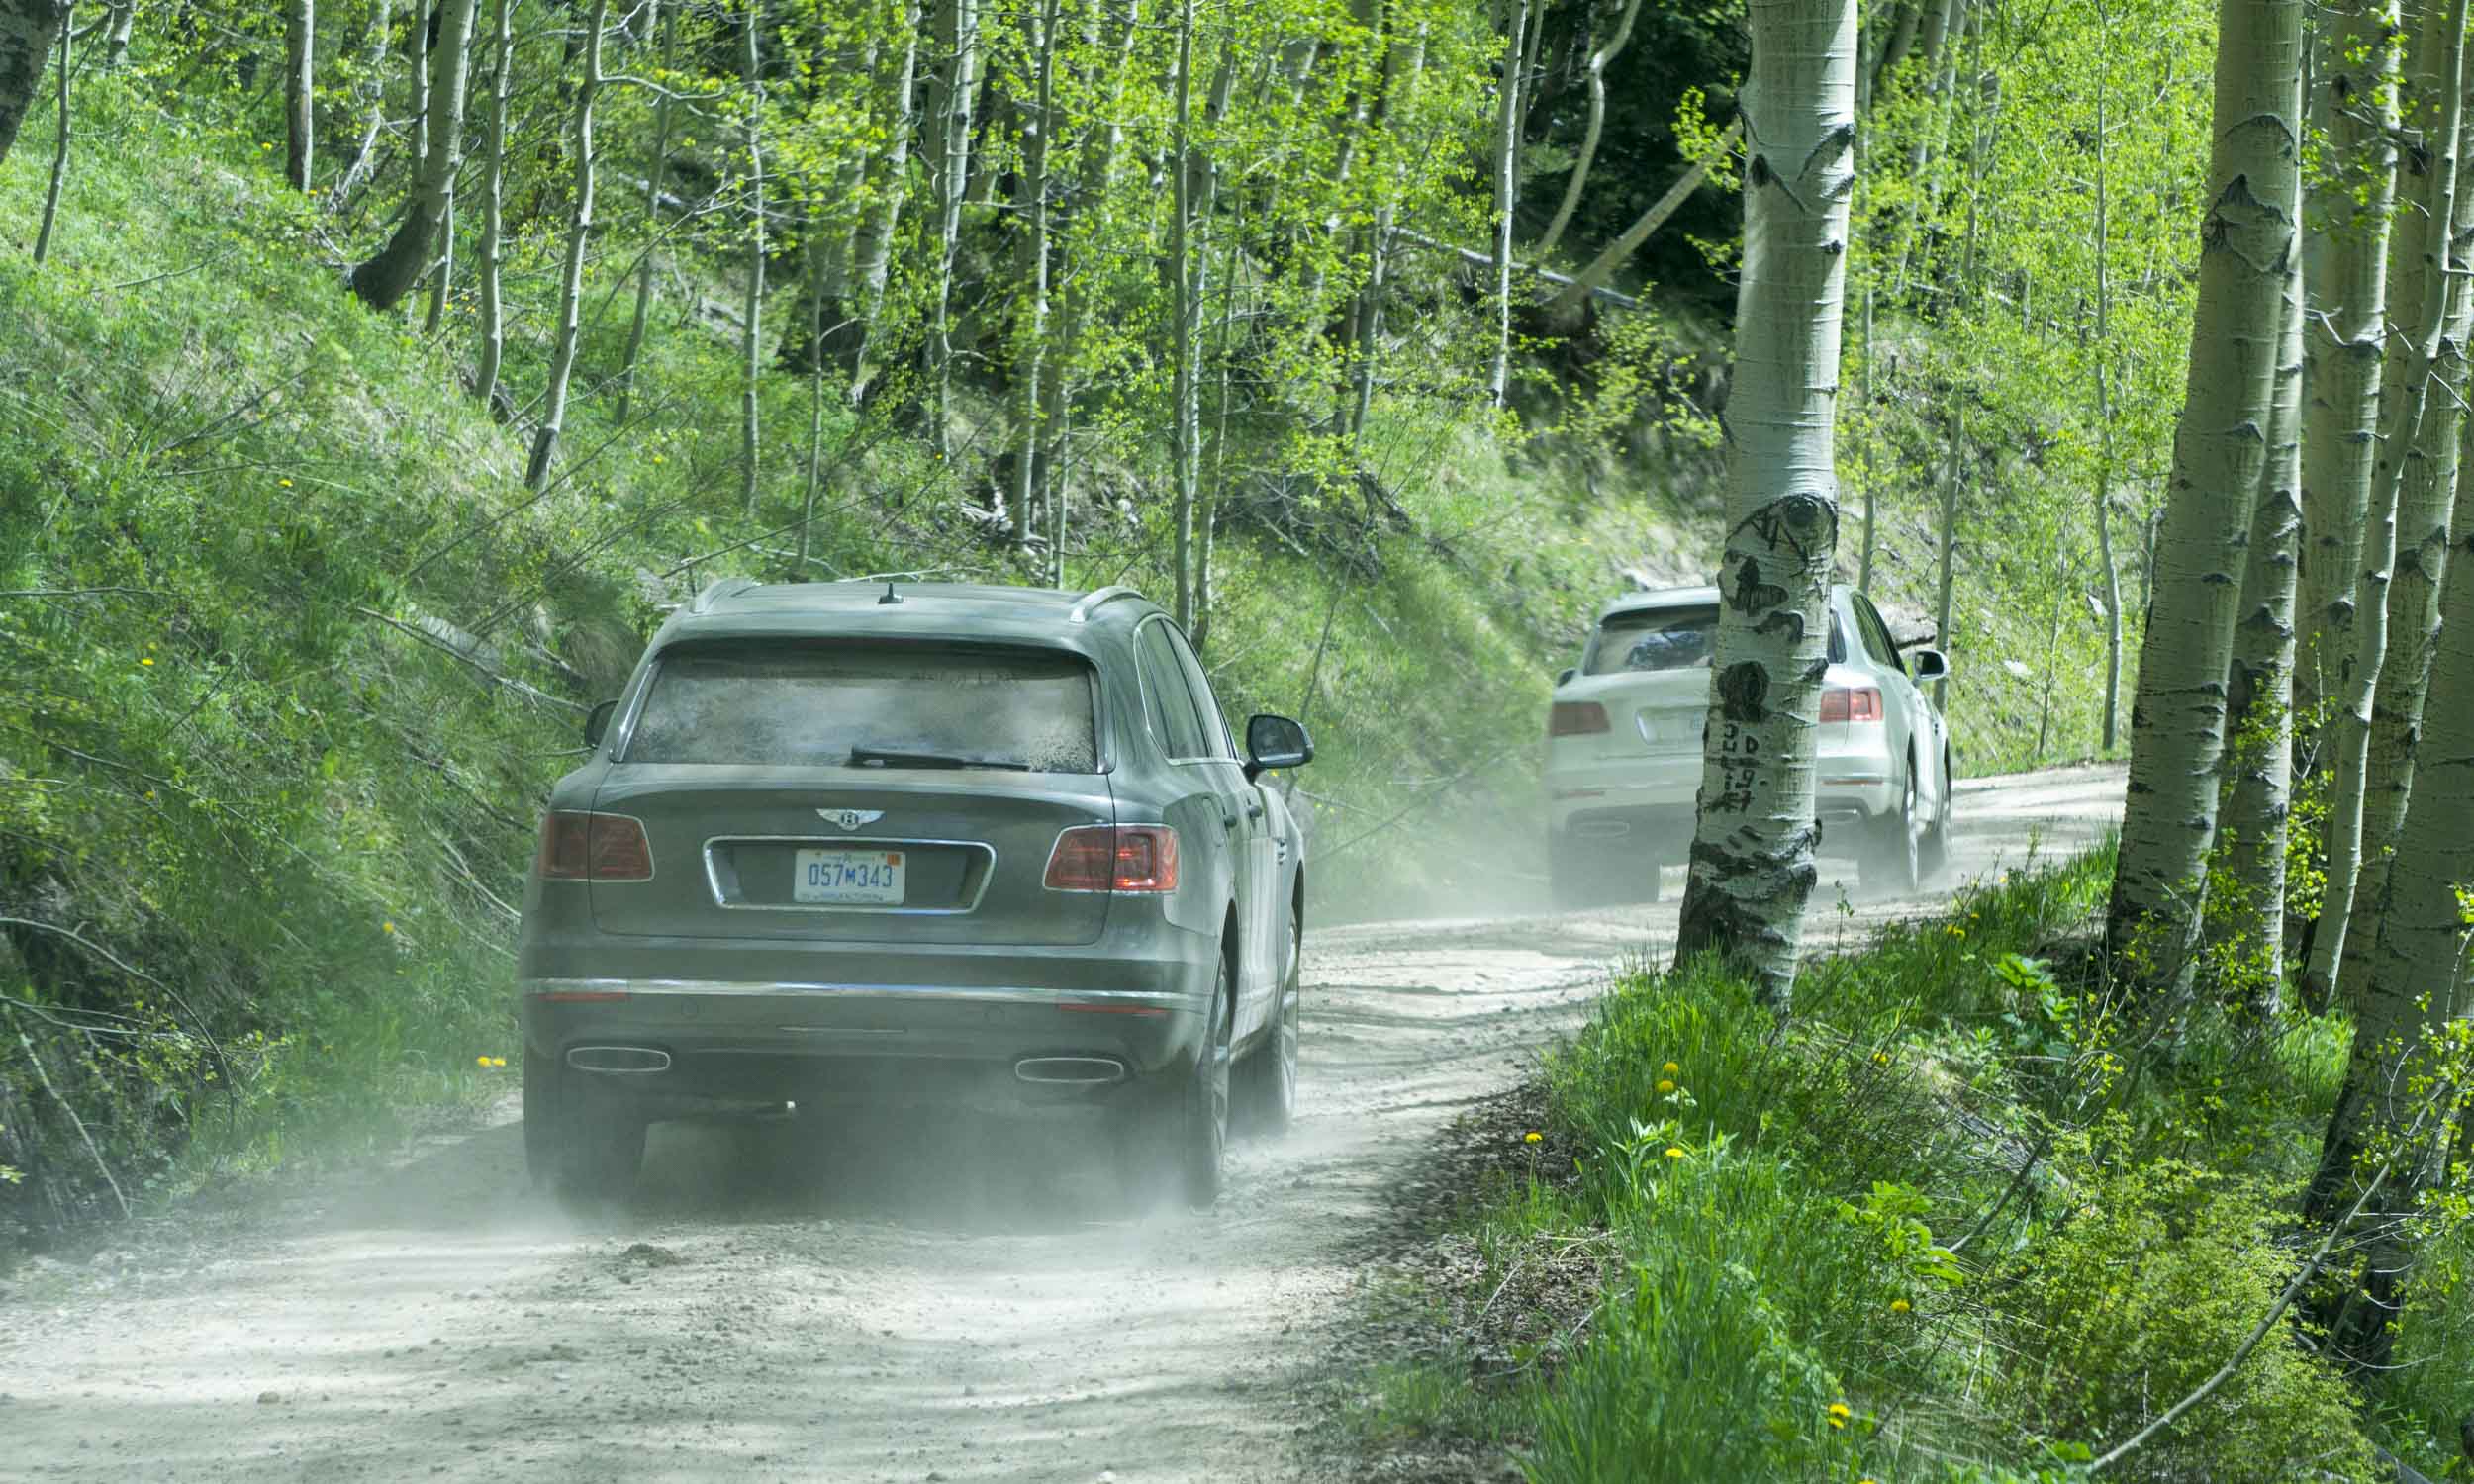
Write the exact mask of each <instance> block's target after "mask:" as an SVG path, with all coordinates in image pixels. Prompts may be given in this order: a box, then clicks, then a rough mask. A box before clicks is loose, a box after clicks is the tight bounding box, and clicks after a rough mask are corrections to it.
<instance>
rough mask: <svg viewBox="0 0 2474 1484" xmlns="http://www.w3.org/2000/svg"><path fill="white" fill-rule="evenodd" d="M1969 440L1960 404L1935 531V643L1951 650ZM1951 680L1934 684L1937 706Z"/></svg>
mask: <svg viewBox="0 0 2474 1484" xmlns="http://www.w3.org/2000/svg"><path fill="white" fill-rule="evenodd" d="M1966 437H1967V404H1966V403H1964V402H1960V403H1959V404H1957V406H1955V407H1953V408H1952V409H1951V418H1950V453H1949V455H1948V457H1947V460H1946V462H1945V463H1944V464H1943V466H1942V521H1941V528H1940V529H1939V530H1937V531H1935V532H1934V546H1935V548H1936V549H1935V552H1934V557H1935V578H1934V584H1933V642H1934V643H1936V644H1938V645H1940V646H1942V647H1943V648H1944V649H1948V648H1950V643H1951V637H1950V627H1951V596H1952V590H1953V589H1954V588H1955V586H1956V584H1955V582H1954V581H1953V580H1952V576H1953V575H1952V572H1951V567H1952V565H1953V559H1954V557H1955V556H1956V554H1957V551H1958V459H1959V453H1960V450H1961V449H1962V448H1963V447H1964V446H1965V443H1966ZM1949 701H1950V681H1949V679H1948V678H1947V677H1945V678H1944V679H1941V680H1937V681H1935V682H1934V683H1933V707H1934V709H1935V710H1946V709H1948V706H1949Z"/></svg>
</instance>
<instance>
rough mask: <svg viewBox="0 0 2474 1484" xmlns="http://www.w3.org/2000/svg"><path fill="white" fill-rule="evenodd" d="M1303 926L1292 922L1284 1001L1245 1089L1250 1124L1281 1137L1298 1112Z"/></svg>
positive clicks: (1251, 1063)
mask: <svg viewBox="0 0 2474 1484" xmlns="http://www.w3.org/2000/svg"><path fill="white" fill-rule="evenodd" d="M1304 967H1305V924H1304V922H1303V921H1301V920H1299V919H1297V918H1295V917H1293V916H1292V917H1291V918H1290V920H1289V924H1288V968H1287V972H1286V973H1285V974H1282V975H1281V980H1280V1003H1279V1004H1278V1005H1277V1006H1275V1007H1274V1009H1273V1016H1272V1024H1271V1029H1270V1034H1268V1035H1266V1036H1265V1037H1264V1038H1263V1044H1262V1045H1261V1046H1258V1047H1256V1048H1255V1050H1254V1054H1253V1055H1252V1056H1249V1057H1248V1058H1246V1064H1245V1067H1244V1068H1243V1070H1244V1073H1245V1080H1244V1088H1243V1090H1244V1093H1245V1111H1246V1125H1247V1127H1248V1129H1249V1130H1251V1131H1252V1132H1253V1133H1256V1134H1260V1135H1263V1136H1265V1137H1269V1138H1277V1137H1279V1136H1280V1135H1282V1134H1285V1133H1287V1132H1288V1126H1289V1124H1291V1123H1292V1122H1294V1121H1295V1120H1296V1116H1297V1020H1298V1013H1299V1010H1300V1007H1301V1002H1302V1000H1303V993H1302V989H1303V979H1304Z"/></svg>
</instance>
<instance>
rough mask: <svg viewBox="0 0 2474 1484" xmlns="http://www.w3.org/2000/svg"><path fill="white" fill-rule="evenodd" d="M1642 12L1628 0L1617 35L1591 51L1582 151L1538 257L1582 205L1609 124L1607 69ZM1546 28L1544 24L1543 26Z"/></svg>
mask: <svg viewBox="0 0 2474 1484" xmlns="http://www.w3.org/2000/svg"><path fill="white" fill-rule="evenodd" d="M1640 14H1641V0H1624V13H1623V16H1622V18H1621V19H1620V20H1618V21H1617V22H1616V23H1615V34H1614V36H1612V37H1610V38H1608V39H1607V43H1606V45H1605V46H1600V47H1598V48H1597V49H1596V50H1595V51H1592V52H1590V53H1589V122H1588V124H1587V126H1585V127H1584V128H1583V129H1582V130H1581V133H1580V153H1579V155H1578V157H1577V158H1575V159H1573V161H1572V176H1571V179H1570V180H1569V181H1567V182H1565V184H1564V199H1563V201H1562V202H1561V203H1559V204H1558V205H1557V206H1556V208H1555V217H1554V220H1552V221H1550V222H1548V223H1547V230H1546V232H1545V233H1544V234H1543V235H1541V236H1540V237H1539V238H1538V250H1537V255H1538V260H1539V261H1540V262H1544V261H1546V259H1547V258H1548V256H1549V255H1550V254H1552V253H1553V252H1554V251H1555V244H1556V243H1558V242H1560V241H1562V240H1564V229H1565V228H1567V227H1569V226H1570V225H1571V220H1572V213H1573V212H1575V211H1578V210H1579V209H1580V193H1581V192H1582V191H1583V190H1584V189H1586V188H1587V186H1588V184H1589V165H1590V163H1591V162H1592V161H1594V160H1595V159H1596V158H1597V155H1598V138H1599V136H1600V135H1601V134H1602V133H1603V132H1604V131H1605V128H1606V69H1607V67H1608V66H1609V65H1610V64H1611V63H1613V61H1614V60H1615V58H1616V57H1618V56H1621V55H1623V51H1624V46H1625V45H1626V44H1627V43H1629V42H1630V41H1631V40H1632V23H1633V19H1634V18H1635V17H1637V16H1639V15H1640ZM1542 29H1543V28H1542Z"/></svg>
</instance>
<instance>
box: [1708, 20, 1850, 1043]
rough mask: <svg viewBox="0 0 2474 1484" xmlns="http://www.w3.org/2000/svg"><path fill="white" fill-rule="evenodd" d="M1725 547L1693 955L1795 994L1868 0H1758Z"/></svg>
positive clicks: (1815, 832)
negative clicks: (1858, 15) (1859, 57)
mask: <svg viewBox="0 0 2474 1484" xmlns="http://www.w3.org/2000/svg"><path fill="white" fill-rule="evenodd" d="M1751 20H1752V36H1753V63H1752V71H1751V74H1750V78H1749V80H1748V81H1747V83H1746V85H1745V88H1744V92H1743V99H1742V116H1743V127H1744V140H1745V149H1746V153H1747V159H1746V161H1745V170H1744V219H1745V220H1744V236H1745V248H1744V267H1743V279H1742V285H1741V288H1740V289H1739V291H1738V296H1737V301H1736V303H1737V308H1736V366H1735V375H1734V380H1733V384H1732V386H1731V389H1730V390H1729V392H1728V397H1727V409H1726V416H1725V427H1726V438H1727V483H1728V497H1727V516H1728V530H1727V540H1726V551H1725V554H1724V556H1723V557H1722V558H1721V559H1720V568H1719V573H1718V581H1719V591H1720V593H1721V595H1722V601H1721V603H1720V605H1719V620H1718V634H1717V639H1716V644H1715V650H1714V653H1713V655H1712V658H1711V666H1712V670H1711V684H1710V710H1709V724H1708V735H1707V740H1706V741H1705V743H1704V745H1703V752H1702V763H1701V768H1702V773H1701V790H1700V800H1699V816H1698V820H1697V822H1696V824H1695V827H1694V831H1693V840H1692V860H1691V869H1690V876H1689V880H1688V881H1687V884H1686V885H1685V887H1684V898H1683V914H1682V920H1681V922H1680V924H1679V927H1678V930H1677V933H1676V939H1675V953H1676V957H1677V959H1678V961H1680V960H1682V959H1685V958H1689V957H1691V956H1693V955H1695V954H1700V953H1706V952H1712V951H1715V952H1718V953H1722V954H1724V955H1726V956H1727V957H1728V958H1730V959H1731V960H1733V961H1734V962H1736V963H1737V964H1739V965H1740V966H1741V967H1743V968H1744V969H1745V970H1746V971H1747V972H1749V973H1750V974H1753V975H1754V977H1755V978H1756V980H1757V981H1758V985H1759V990H1760V994H1761V996H1762V997H1763V999H1764V1000H1765V1001H1766V1002H1768V1003H1770V1004H1772V1005H1775V1006H1777V1007H1778V1008H1780V1009H1781V1010H1783V1009H1784V1008H1785V1007H1786V1005H1787V1004H1788V1002H1789V999H1790V996H1791V995H1792V993H1793V989H1794V982H1795V968H1796V960H1797V957H1798V955H1799V953H1800V951H1801V947H1802V941H1803V931H1804V906H1805V902H1806V900H1807V899H1808V898H1809V897H1810V896H1811V895H1812V889H1813V883H1814V881H1816V880H1817V879H1818V875H1819V873H1818V870H1817V868H1816V867H1815V864H1814V861H1813V850H1814V846H1815V845H1816V844H1817V843H1818V840H1819V836H1820V829H1819V827H1818V825H1817V824H1816V823H1815V821H1814V815H1813V797H1814V773H1813V759H1814V747H1815V741H1816V738H1815V731H1816V726H1817V717H1818V715H1819V713H1820V705H1821V676H1822V672H1823V669H1824V666H1825V657H1826V651H1827V647H1828V640H1829V617H1828V603H1829V596H1830V578H1831V568H1832V564H1833V560H1834V558H1835V556H1836V551H1837V545H1838V525H1839V505H1838V487H1837V475H1836V472H1835V466H1834V461H1833V460H1834V456H1833V452H1832V442H1833V437H1832V428H1833V421H1834V416H1835V412H1836V405H1837V401H1838V371H1839V341H1840V333H1841V319H1842V312H1843V301H1844V299H1845V291H1846V277H1847V227H1848V205H1849V200H1850V197H1851V196H1852V195H1853V194H1854V190H1855V36H1856V19H1855V0H1753V4H1752V6H1751Z"/></svg>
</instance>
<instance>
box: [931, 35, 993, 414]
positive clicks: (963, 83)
mask: <svg viewBox="0 0 2474 1484" xmlns="http://www.w3.org/2000/svg"><path fill="white" fill-rule="evenodd" d="M937 17H938V20H937V34H936V41H937V44H938V46H940V47H941V48H942V49H943V51H944V66H943V67H942V69H940V70H939V71H938V73H937V74H936V78H935V85H934V91H933V95H932V97H931V98H930V100H929V109H928V113H929V117H930V118H932V119H933V120H935V129H936V137H935V148H934V151H933V156H932V157H933V158H934V159H935V161H936V170H935V183H934V196H935V202H936V263H935V267H934V270H933V277H934V287H933V288H932V289H931V291H930V297H929V320H928V334H927V355H926V359H927V379H928V397H929V407H928V421H929V435H930V436H931V437H933V438H934V439H935V440H936V445H937V448H938V449H939V451H943V452H950V451H951V450H950V449H948V448H947V447H946V441H947V420H948V419H947V414H946V399H947V396H948V394H949V391H950V388H951V386H952V380H953V373H952V364H953V293H954V257H955V254H956V253H957V252H958V251H959V250H960V243H961V240H962V204H963V201H964V199H965V198H966V197H967V196H968V195H969V194H970V186H971V115H972V105H973V101H974V99H975V98H976V97H977V96H978V93H979V86H980V80H979V51H980V24H979V5H978V0H943V4H941V5H940V6H939V7H938V10H937Z"/></svg>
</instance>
